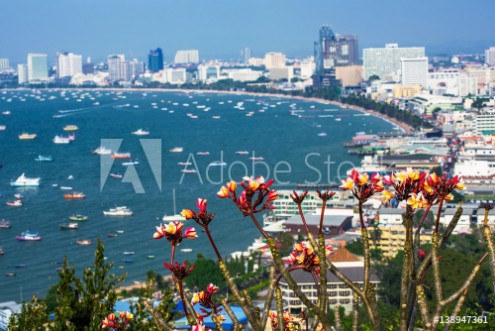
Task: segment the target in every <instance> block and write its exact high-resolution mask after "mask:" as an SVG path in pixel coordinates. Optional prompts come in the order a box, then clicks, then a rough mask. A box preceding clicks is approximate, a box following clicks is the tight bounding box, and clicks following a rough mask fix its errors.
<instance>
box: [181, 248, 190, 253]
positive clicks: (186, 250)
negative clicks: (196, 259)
mask: <svg viewBox="0 0 495 331" xmlns="http://www.w3.org/2000/svg"><path fill="white" fill-rule="evenodd" d="M180 251H181V252H184V253H190V252H192V248H182V249H181V250H180Z"/></svg>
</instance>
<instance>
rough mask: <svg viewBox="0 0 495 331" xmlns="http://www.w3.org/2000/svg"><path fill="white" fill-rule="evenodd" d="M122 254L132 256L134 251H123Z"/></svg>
mask: <svg viewBox="0 0 495 331" xmlns="http://www.w3.org/2000/svg"><path fill="white" fill-rule="evenodd" d="M122 254H124V255H134V251H124V252H123V253H122Z"/></svg>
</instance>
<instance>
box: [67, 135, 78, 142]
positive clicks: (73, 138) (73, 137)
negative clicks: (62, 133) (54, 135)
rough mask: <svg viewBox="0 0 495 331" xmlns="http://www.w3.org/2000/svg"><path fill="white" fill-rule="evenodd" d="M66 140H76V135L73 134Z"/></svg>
mask: <svg viewBox="0 0 495 331" xmlns="http://www.w3.org/2000/svg"><path fill="white" fill-rule="evenodd" d="M67 138H69V140H70V141H74V140H76V139H77V137H76V135H75V134H70V135H68V136H67Z"/></svg>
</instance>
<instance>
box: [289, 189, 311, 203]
mask: <svg viewBox="0 0 495 331" xmlns="http://www.w3.org/2000/svg"><path fill="white" fill-rule="evenodd" d="M292 193H293V194H291V195H290V197H291V199H292V201H294V203H295V204H298V205H299V204H301V203H302V202H303V201H304V199H305V198H306V195H308V190H306V191H304V192H303V193H301V195H299V194H297V192H296V191H292Z"/></svg>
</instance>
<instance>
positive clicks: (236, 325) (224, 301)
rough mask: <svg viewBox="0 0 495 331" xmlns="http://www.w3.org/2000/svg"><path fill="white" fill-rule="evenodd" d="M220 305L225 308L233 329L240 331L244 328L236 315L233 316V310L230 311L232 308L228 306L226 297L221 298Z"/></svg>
mask: <svg viewBox="0 0 495 331" xmlns="http://www.w3.org/2000/svg"><path fill="white" fill-rule="evenodd" d="M222 306H223V308H224V309H225V312H226V313H227V315H229V317H230V319H231V320H232V322H233V323H234V331H241V330H243V329H244V327H243V326H242V324H241V323H239V320H238V319H237V316H235V314H234V312H233V311H232V308H230V305H229V304H228V303H227V299H222Z"/></svg>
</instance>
